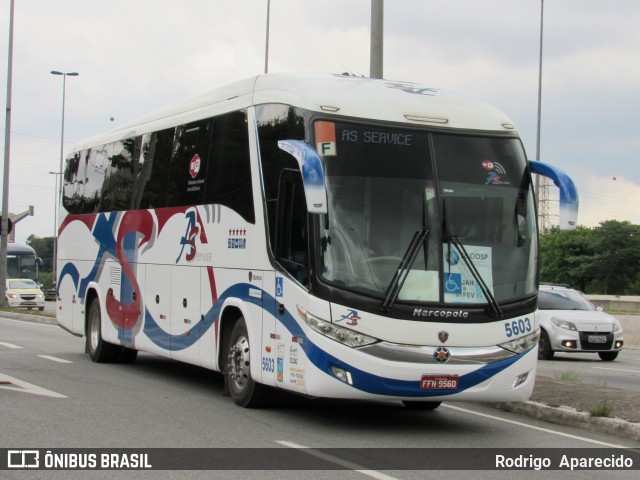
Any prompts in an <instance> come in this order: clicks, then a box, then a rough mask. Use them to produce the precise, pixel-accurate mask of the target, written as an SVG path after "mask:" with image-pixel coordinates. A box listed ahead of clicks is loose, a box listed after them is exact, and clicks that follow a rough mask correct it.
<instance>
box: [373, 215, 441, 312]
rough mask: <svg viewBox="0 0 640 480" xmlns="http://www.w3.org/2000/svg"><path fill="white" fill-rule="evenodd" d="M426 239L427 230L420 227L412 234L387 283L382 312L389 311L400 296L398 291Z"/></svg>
mask: <svg viewBox="0 0 640 480" xmlns="http://www.w3.org/2000/svg"><path fill="white" fill-rule="evenodd" d="M427 238H429V229H428V228H426V227H422V228H421V229H420V230H418V231H416V233H414V234H413V238H412V239H411V243H410V244H409V248H407V251H406V252H404V255H403V256H402V260H401V261H400V265H398V268H397V269H396V273H395V274H394V275H393V278H392V279H391V283H389V286H388V287H387V291H386V292H385V298H384V302H382V307H381V308H382V310H384V311H389V310H390V309H391V307H392V306H393V304H394V303H395V301H396V299H397V298H398V295H399V294H400V290H402V286H403V285H404V282H405V280H406V279H407V277H408V276H409V271H411V267H412V266H413V264H414V262H415V261H416V257H417V256H418V252H419V251H420V247H421V246H422V245H424V242H425V241H426V240H427ZM425 264H426V259H425Z"/></svg>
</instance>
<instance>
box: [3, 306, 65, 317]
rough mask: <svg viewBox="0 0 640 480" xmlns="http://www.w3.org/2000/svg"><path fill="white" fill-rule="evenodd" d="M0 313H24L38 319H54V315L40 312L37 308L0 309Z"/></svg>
mask: <svg viewBox="0 0 640 480" xmlns="http://www.w3.org/2000/svg"><path fill="white" fill-rule="evenodd" d="M0 312H10V313H26V314H27V315H37V316H39V317H49V318H55V316H56V315H55V313H54V314H51V313H48V312H45V311H44V310H42V311H40V310H38V309H37V308H35V309H33V310H27V309H26V308H0Z"/></svg>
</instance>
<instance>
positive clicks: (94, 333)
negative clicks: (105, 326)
mask: <svg viewBox="0 0 640 480" xmlns="http://www.w3.org/2000/svg"><path fill="white" fill-rule="evenodd" d="M99 340H100V322H99V321H98V314H97V312H96V311H95V310H93V311H92V312H91V317H90V322H89V344H90V346H91V351H95V350H96V349H97V348H98V341H99Z"/></svg>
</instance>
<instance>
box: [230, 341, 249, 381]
mask: <svg viewBox="0 0 640 480" xmlns="http://www.w3.org/2000/svg"><path fill="white" fill-rule="evenodd" d="M250 359H251V357H250V353H249V340H248V339H247V337H246V336H244V335H240V336H239V337H238V338H237V339H236V342H235V343H234V344H233V345H231V347H230V348H229V368H228V375H229V380H230V381H231V386H232V387H234V390H236V391H240V392H241V391H243V390H244V389H245V388H246V387H247V384H248V383H249V379H250V376H249V365H250Z"/></svg>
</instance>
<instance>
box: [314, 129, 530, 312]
mask: <svg viewBox="0 0 640 480" xmlns="http://www.w3.org/2000/svg"><path fill="white" fill-rule="evenodd" d="M311 126H312V128H311V130H312V132H313V133H314V134H315V135H314V142H315V143H314V145H315V146H316V149H317V151H318V153H319V154H320V156H321V158H322V161H323V164H324V170H325V174H326V185H327V205H328V206H327V208H328V212H327V214H326V215H320V217H321V219H320V221H319V224H320V227H319V229H318V232H317V234H318V235H319V238H318V239H317V241H316V242H314V243H315V245H318V249H319V251H317V252H315V257H316V258H317V265H316V267H317V268H316V270H317V274H318V277H319V281H320V282H322V283H324V284H327V285H330V286H331V287H332V288H337V289H339V290H345V291H348V292H350V294H353V295H354V296H362V297H369V298H379V299H380V301H381V302H383V301H384V299H385V296H386V293H387V291H388V288H389V287H390V283H392V281H393V277H394V275H397V274H398V272H399V271H400V270H401V269H402V268H406V269H407V271H406V272H405V273H404V275H403V278H402V280H401V281H402V285H400V286H399V292H398V294H397V302H398V303H400V304H403V303H404V304H405V305H406V304H440V305H444V306H447V305H449V306H454V305H466V306H469V307H472V306H478V307H480V306H486V305H487V304H488V303H490V304H491V305H494V304H495V306H496V307H497V305H498V304H507V303H510V302H514V301H518V300H522V299H525V298H529V297H531V296H532V295H534V294H535V292H536V291H537V285H536V283H537V277H536V275H537V270H536V267H535V265H536V260H537V251H538V248H537V234H536V228H537V227H536V216H535V202H534V196H533V188H532V185H531V176H530V174H529V170H528V164H527V160H526V156H525V153H524V149H523V147H522V144H521V141H520V139H519V138H518V137H517V136H515V135H504V134H499V135H498V134H496V135H494V134H491V133H488V134H487V133H478V132H453V133H451V132H442V131H439V130H436V129H425V128H412V127H411V126H407V125H403V126H397V125H395V124H390V123H380V124H372V123H358V122H355V121H354V122H352V121H346V120H344V119H342V118H340V119H328V120H327V119H315V120H314V121H313V123H312V124H311ZM420 231H423V232H425V234H424V235H423V238H422V240H420V245H419V246H418V247H417V249H416V251H415V252H413V254H412V257H413V258H412V259H411V264H410V265H406V264H405V266H404V267H402V263H403V261H404V262H405V263H406V260H407V258H406V257H407V254H408V250H407V249H408V248H409V247H410V245H411V243H412V238H413V237H414V236H415V235H416V234H417V232H420ZM452 239H455V240H456V241H452ZM463 251H464V252H465V253H466V255H463ZM465 257H466V258H467V259H466V260H463V259H464V258H465ZM473 270H475V271H476V273H475V274H474V273H472V271H473ZM483 284H484V285H486V287H487V289H488V291H486V289H485V290H484V293H483V288H481V285H483ZM485 293H486V294H487V295H488V296H489V298H487V295H485ZM491 297H494V299H492V298H491ZM385 303H388V302H385ZM494 310H495V308H494ZM497 311H498V312H499V307H497Z"/></svg>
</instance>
